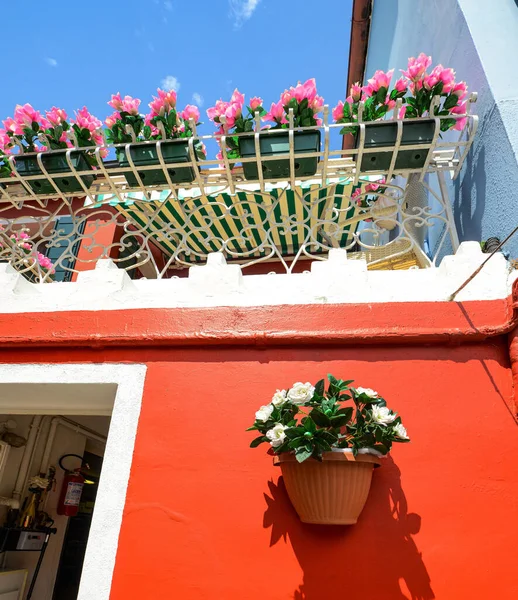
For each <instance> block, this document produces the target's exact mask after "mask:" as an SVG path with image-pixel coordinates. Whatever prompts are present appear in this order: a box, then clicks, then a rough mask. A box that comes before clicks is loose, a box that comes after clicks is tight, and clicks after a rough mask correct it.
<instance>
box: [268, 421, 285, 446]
mask: <svg viewBox="0 0 518 600" xmlns="http://www.w3.org/2000/svg"><path fill="white" fill-rule="evenodd" d="M285 429H287V427H286V426H284V425H281V424H280V423H277V425H275V427H272V428H271V429H268V431H267V432H266V437H267V438H268V439H269V440H270V444H271V445H272V446H273V447H274V448H278V447H279V446H280V445H282V443H283V442H284V440H285V439H286V434H285V433H284V430H285Z"/></svg>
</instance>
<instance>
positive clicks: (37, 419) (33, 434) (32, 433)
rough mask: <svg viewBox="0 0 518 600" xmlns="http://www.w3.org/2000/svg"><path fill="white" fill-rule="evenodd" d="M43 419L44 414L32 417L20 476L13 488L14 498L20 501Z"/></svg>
mask: <svg viewBox="0 0 518 600" xmlns="http://www.w3.org/2000/svg"><path fill="white" fill-rule="evenodd" d="M42 419H43V416H42V415H35V416H34V418H33V419H32V423H31V425H30V427H29V435H28V436H27V444H26V446H25V449H24V452H23V457H22V462H21V463H20V469H19V471H18V477H17V478H16V483H15V485H14V490H13V498H14V499H15V500H18V501H19V500H20V498H21V495H22V492H23V488H24V484H25V479H26V477H27V473H28V471H29V467H30V464H31V462H32V455H33V452H34V447H35V445H36V439H37V437H38V433H39V430H40V425H41V420H42Z"/></svg>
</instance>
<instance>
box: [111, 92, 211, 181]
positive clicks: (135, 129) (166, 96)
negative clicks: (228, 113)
mask: <svg viewBox="0 0 518 600" xmlns="http://www.w3.org/2000/svg"><path fill="white" fill-rule="evenodd" d="M157 91H158V95H157V97H153V100H152V101H151V102H150V103H149V108H150V112H149V113H148V114H147V115H141V114H140V113H139V112H138V109H139V106H140V100H139V99H138V98H131V96H125V97H124V98H122V97H121V95H120V94H115V95H113V96H112V99H111V100H110V101H109V102H108V104H109V105H110V106H111V107H112V108H114V109H115V112H114V113H113V114H112V115H110V116H109V117H108V118H107V119H106V121H105V123H106V126H107V135H106V137H107V139H108V140H109V141H110V142H111V143H113V144H125V145H124V146H121V147H119V148H117V149H116V154H117V160H118V161H119V164H120V165H121V166H122V167H129V166H130V161H129V160H128V156H127V152H128V150H129V153H130V156H131V160H132V162H133V164H134V165H135V167H138V169H137V173H138V176H139V178H140V180H141V181H142V183H143V184H144V185H146V186H148V185H167V184H168V179H167V176H166V174H165V171H164V170H163V169H162V168H160V169H147V168H144V169H142V168H141V167H148V166H151V165H160V164H161V161H160V157H161V158H162V160H163V162H164V163H166V164H169V163H190V162H191V159H192V156H191V153H190V149H189V141H188V140H189V138H192V137H193V136H194V132H195V127H196V126H197V125H200V122H199V120H200V111H199V109H198V107H197V106H194V105H189V104H188V105H187V106H186V107H185V108H184V109H183V110H178V108H177V105H176V92H175V91H174V90H169V91H165V90H161V89H158V90H157ZM128 129H129V132H128ZM193 149H194V153H195V158H196V159H204V158H205V150H204V146H203V144H202V143H201V142H200V141H198V140H195V141H194V142H193ZM167 173H168V175H169V179H170V180H171V182H172V183H190V182H192V181H194V179H195V171H194V168H193V167H191V166H187V167H181V166H177V167H172V168H168V169H167ZM124 176H125V178H126V181H127V182H128V184H129V185H130V186H131V187H140V182H139V181H138V178H137V176H136V175H135V173H134V172H133V170H131V171H126V172H125V173H124Z"/></svg>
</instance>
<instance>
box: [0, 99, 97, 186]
mask: <svg viewBox="0 0 518 600" xmlns="http://www.w3.org/2000/svg"><path fill="white" fill-rule="evenodd" d="M3 124H4V127H5V129H3V130H0V161H1V160H2V158H3V161H2V165H1V166H0V177H12V176H13V175H14V174H13V172H12V171H13V170H12V166H11V161H10V160H9V156H14V164H15V167H16V170H17V172H18V173H19V174H20V175H21V176H22V177H24V176H31V175H41V174H43V171H42V169H41V168H40V164H39V161H38V156H37V154H39V153H41V163H42V165H43V168H44V169H45V170H46V171H47V172H48V173H50V174H56V176H54V177H52V180H53V181H54V184H55V185H56V186H57V188H58V189H59V190H60V191H62V192H81V191H83V185H84V187H86V188H89V187H90V186H91V185H92V183H93V182H94V180H95V178H96V176H95V174H94V173H92V174H88V175H81V176H80V178H81V181H82V182H83V185H81V182H80V181H79V179H78V178H77V177H75V176H74V175H72V174H71V168H70V165H69V163H68V160H67V155H68V157H69V158H70V162H71V163H72V166H73V168H74V169H75V170H76V171H80V172H84V171H92V170H93V168H94V166H95V165H96V164H97V157H96V152H95V149H96V147H97V146H100V145H102V143H103V137H102V134H101V133H100V131H99V130H100V127H101V126H102V123H101V121H99V119H97V118H96V117H94V116H93V115H92V114H90V112H89V111H88V109H87V108H86V106H85V107H83V108H82V109H80V110H77V111H76V113H75V117H74V118H72V119H70V122H69V121H68V116H67V113H66V112H65V110H64V109H62V108H56V107H52V109H51V110H48V111H46V113H45V116H43V115H42V114H41V113H40V112H39V111H37V110H35V109H34V108H33V107H32V106H31V105H30V104H25V105H23V106H21V105H17V106H16V108H15V111H14V117H9V118H8V119H6V120H5V121H3ZM72 142H73V143H72ZM73 147H75V148H84V150H77V149H75V150H72V151H70V152H69V151H68V149H69V148H73ZM49 150H50V151H51V152H47V151H49ZM99 154H100V157H105V156H106V154H107V150H106V148H101V150H100V153H99ZM27 183H28V185H29V186H30V187H31V189H32V190H33V191H34V192H36V193H37V194H55V193H56V190H55V188H54V186H53V185H52V183H51V182H50V181H49V180H48V179H47V178H37V179H31V180H29V181H27Z"/></svg>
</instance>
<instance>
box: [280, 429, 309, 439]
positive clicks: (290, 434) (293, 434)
mask: <svg viewBox="0 0 518 600" xmlns="http://www.w3.org/2000/svg"><path fill="white" fill-rule="evenodd" d="M304 431H305V429H304V428H303V427H290V428H289V429H285V430H284V433H285V434H286V437H287V438H289V439H292V440H293V439H295V438H299V437H302V436H303V435H304Z"/></svg>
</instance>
